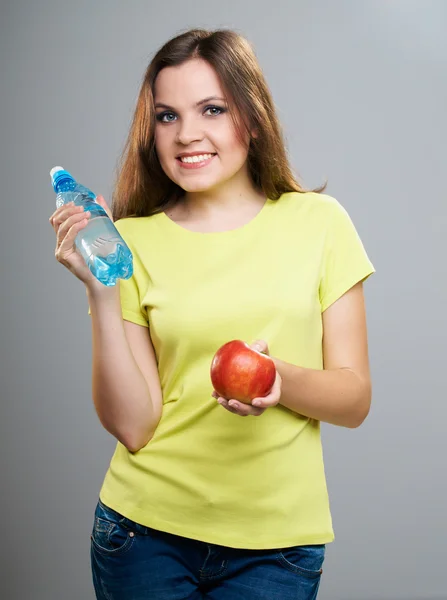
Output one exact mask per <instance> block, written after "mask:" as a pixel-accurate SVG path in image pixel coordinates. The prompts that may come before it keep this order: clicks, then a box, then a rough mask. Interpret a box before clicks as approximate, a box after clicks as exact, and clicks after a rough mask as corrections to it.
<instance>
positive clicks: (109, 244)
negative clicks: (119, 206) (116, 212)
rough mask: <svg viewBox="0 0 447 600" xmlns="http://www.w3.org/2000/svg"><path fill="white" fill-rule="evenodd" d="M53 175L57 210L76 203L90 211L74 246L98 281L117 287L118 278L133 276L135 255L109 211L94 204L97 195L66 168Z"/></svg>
mask: <svg viewBox="0 0 447 600" xmlns="http://www.w3.org/2000/svg"><path fill="white" fill-rule="evenodd" d="M50 175H51V182H52V184H53V189H54V191H55V192H56V194H57V195H56V207H57V208H59V206H62V205H63V204H68V203H69V202H74V203H75V205H77V206H82V207H83V208H84V210H85V211H89V212H90V215H91V216H90V219H89V221H88V223H87V225H86V226H85V227H84V228H83V229H81V231H80V232H79V233H78V235H77V236H76V240H75V244H76V247H77V248H78V250H79V251H80V253H81V255H82V257H83V258H84V260H85V262H86V263H87V265H88V268H89V269H90V271H91V272H92V273H93V275H94V276H95V277H96V279H98V281H100V282H101V283H103V284H104V285H107V286H112V285H115V284H116V280H117V279H129V277H131V276H132V273H133V262H132V260H133V257H132V253H131V251H130V250H129V248H128V246H127V244H126V242H125V241H124V240H123V238H122V237H121V235H120V234H119V232H118V230H117V228H116V227H115V225H114V224H113V221H112V220H111V219H110V218H109V216H108V215H107V213H106V211H105V210H104V209H103V207H102V206H101V205H100V204H98V203H97V202H96V201H95V199H96V196H95V194H94V193H93V192H92V191H91V190H89V189H88V188H86V187H84V186H83V185H80V184H79V183H77V181H76V180H75V179H74V178H73V177H72V176H71V175H70V173H68V171H65V170H64V169H63V167H54V168H53V169H51V171H50Z"/></svg>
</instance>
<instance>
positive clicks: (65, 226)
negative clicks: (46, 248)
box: [57, 210, 90, 245]
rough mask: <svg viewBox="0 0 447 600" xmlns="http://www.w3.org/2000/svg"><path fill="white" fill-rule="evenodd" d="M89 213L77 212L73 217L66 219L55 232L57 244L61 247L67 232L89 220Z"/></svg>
mask: <svg viewBox="0 0 447 600" xmlns="http://www.w3.org/2000/svg"><path fill="white" fill-rule="evenodd" d="M89 216H90V213H89V212H84V211H83V210H82V211H79V212H78V211H77V212H76V213H75V214H74V215H71V216H70V217H68V218H67V219H66V220H65V221H64V222H63V223H62V224H61V225H60V227H59V229H58V231H57V244H58V245H61V244H62V243H63V241H64V238H65V236H66V235H67V233H68V232H69V230H70V228H71V227H72V226H73V225H75V224H76V223H80V222H81V221H83V220H85V219H87V220H88V218H89Z"/></svg>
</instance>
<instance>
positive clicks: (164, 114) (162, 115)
mask: <svg viewBox="0 0 447 600" xmlns="http://www.w3.org/2000/svg"><path fill="white" fill-rule="evenodd" d="M210 110H212V111H218V112H217V113H216V112H213V113H211V114H210V115H208V116H211V117H218V116H219V115H221V114H223V113H225V112H227V109H226V108H223V107H221V106H207V107H206V108H205V109H204V112H208V111H210ZM171 116H172V117H174V118H173V119H171V118H166V119H165V117H171ZM176 117H177V115H176V114H175V113H174V112H172V111H165V112H162V113H160V114H158V115H156V117H155V118H156V119H157V121H159V122H160V123H173V122H174V120H175V118H176Z"/></svg>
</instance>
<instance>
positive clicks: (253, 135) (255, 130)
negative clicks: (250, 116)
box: [250, 129, 258, 139]
mask: <svg viewBox="0 0 447 600" xmlns="http://www.w3.org/2000/svg"><path fill="white" fill-rule="evenodd" d="M250 135H251V137H252V138H255V139H256V138H257V137H258V130H257V129H252V131H251V132H250Z"/></svg>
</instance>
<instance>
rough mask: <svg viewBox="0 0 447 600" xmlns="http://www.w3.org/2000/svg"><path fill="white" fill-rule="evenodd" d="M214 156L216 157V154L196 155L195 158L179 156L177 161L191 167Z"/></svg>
mask: <svg viewBox="0 0 447 600" xmlns="http://www.w3.org/2000/svg"><path fill="white" fill-rule="evenodd" d="M213 156H216V152H206V153H204V154H196V155H195V156H177V160H179V161H180V162H181V163H183V164H187V165H191V164H196V163H202V162H205V161H206V160H209V159H210V158H212V157H213Z"/></svg>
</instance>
